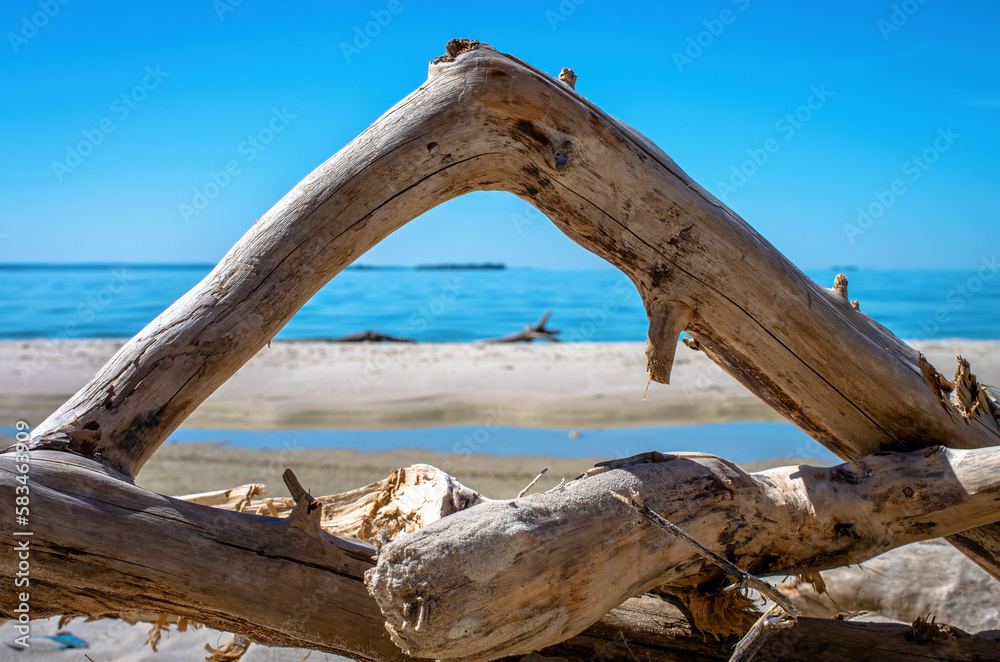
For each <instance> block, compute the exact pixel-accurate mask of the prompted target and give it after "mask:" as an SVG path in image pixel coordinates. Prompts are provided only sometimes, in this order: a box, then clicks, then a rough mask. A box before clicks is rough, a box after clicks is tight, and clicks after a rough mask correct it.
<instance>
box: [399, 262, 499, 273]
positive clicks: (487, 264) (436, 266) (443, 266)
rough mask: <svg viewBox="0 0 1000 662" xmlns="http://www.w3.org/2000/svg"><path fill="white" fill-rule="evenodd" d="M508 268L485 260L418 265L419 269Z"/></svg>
mask: <svg viewBox="0 0 1000 662" xmlns="http://www.w3.org/2000/svg"><path fill="white" fill-rule="evenodd" d="M506 268H507V265H506V264H501V263H490V262H484V263H482V264H420V265H417V267H416V269H417V270H418V271H425V270H429V269H490V270H494V271H496V270H503V269H506Z"/></svg>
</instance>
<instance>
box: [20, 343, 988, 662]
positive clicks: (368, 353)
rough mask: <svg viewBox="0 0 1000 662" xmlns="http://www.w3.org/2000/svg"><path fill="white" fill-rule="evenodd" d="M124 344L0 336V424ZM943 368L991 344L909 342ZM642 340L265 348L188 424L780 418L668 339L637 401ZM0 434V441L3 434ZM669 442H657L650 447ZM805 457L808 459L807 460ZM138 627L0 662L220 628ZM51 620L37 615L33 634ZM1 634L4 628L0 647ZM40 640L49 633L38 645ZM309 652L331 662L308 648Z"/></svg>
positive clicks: (233, 480)
mask: <svg viewBox="0 0 1000 662" xmlns="http://www.w3.org/2000/svg"><path fill="white" fill-rule="evenodd" d="M120 345H121V341H104V340H101V341H66V342H59V341H39V340H35V341H6V342H0V412H2V420H3V421H6V423H4V425H5V426H12V425H13V424H14V422H15V421H17V420H27V421H28V422H30V423H31V424H32V425H34V424H37V423H38V422H39V421H41V420H42V419H43V418H44V417H45V416H47V415H48V414H49V413H50V412H51V411H53V410H54V409H55V408H56V407H58V406H59V405H60V404H62V402H63V401H65V400H66V399H67V398H68V397H70V396H71V395H72V394H73V393H74V392H75V391H76V390H77V389H79V388H80V387H81V386H83V385H84V384H85V383H86V382H87V381H88V380H89V379H90V378H91V377H92V376H93V375H94V373H96V371H97V370H99V369H100V368H101V366H102V365H103V364H104V363H105V361H107V360H108V359H109V358H110V357H111V356H112V354H113V353H114V352H115V351H116V350H117V349H118V347H119V346H120ZM915 346H916V347H917V348H918V349H920V350H921V351H922V352H923V353H924V354H925V355H926V356H927V357H928V359H929V360H930V361H931V362H932V363H933V364H934V365H935V366H937V367H938V369H939V370H941V372H942V373H944V374H946V375H950V374H951V372H952V370H953V366H954V363H955V357H956V356H957V355H959V354H961V355H963V356H965V357H966V358H969V359H970V360H971V361H972V366H973V369H974V370H975V372H976V373H977V374H979V375H980V376H981V377H982V378H983V379H985V380H987V381H992V382H994V383H995V382H998V381H1000V342H993V341H966V340H962V341H958V340H955V341H938V342H926V343H915ZM645 375H646V373H645V358H644V345H643V344H641V343H608V344H596V343H581V344H549V345H541V344H536V345H470V344H426V345H409V344H406V345H397V344H337V343H330V342H320V341H295V342H275V343H273V345H272V346H271V347H270V348H265V349H264V350H262V351H261V352H260V353H259V354H258V355H257V356H256V357H255V358H254V359H253V360H252V361H250V363H249V364H247V365H246V366H245V367H244V368H243V369H242V370H240V372H238V373H237V374H236V375H235V376H234V377H233V378H232V379H230V380H229V382H227V383H226V384H225V385H224V386H223V387H222V388H221V389H219V391H217V392H216V393H215V394H214V395H213V396H212V397H211V398H209V399H208V401H206V402H205V403H204V404H203V405H202V406H201V407H200V408H199V409H198V410H197V411H196V412H195V413H194V414H193V415H192V416H191V417H190V418H189V419H188V425H190V426H192V427H202V428H238V429H277V428H325V427H332V428H335V427H341V428H400V429H402V428H413V427H421V426H428V425H431V426H442V425H475V424H481V423H482V422H483V421H484V420H487V419H489V418H490V417H491V416H493V417H495V416H496V414H497V412H503V423H504V424H505V425H519V426H537V427H554V428H574V427H626V426H635V425H644V426H648V425H672V424H674V425H676V424H684V423H708V422H722V421H766V420H780V419H779V417H777V416H776V415H775V414H774V413H773V412H772V411H771V410H770V409H768V408H767V407H766V406H765V405H763V404H762V403H760V402H759V401H758V400H757V399H756V398H754V397H753V396H751V395H750V394H749V393H748V392H747V391H746V390H745V389H744V388H743V387H742V386H741V385H740V384H738V383H737V382H735V381H734V380H733V379H732V378H730V377H729V376H728V375H725V374H724V373H722V372H721V370H719V369H718V368H717V367H716V366H715V365H714V364H713V363H711V362H710V361H709V360H708V359H707V358H706V357H705V356H704V354H701V353H699V352H693V351H691V350H689V349H687V348H686V347H679V348H678V354H677V363H676V366H675V369H674V373H673V378H672V382H673V383H672V384H671V385H670V386H663V385H659V384H652V385H650V388H649V391H648V394H647V396H646V399H645V400H643V389H644V388H645V387H646V376H645ZM12 441H13V439H12V438H10V436H6V437H5V436H4V435H0V444H2V445H7V444H8V443H10V442H12ZM662 450H669V449H662ZM599 459H606V458H574V459H567V458H555V457H545V456H532V457H523V456H503V457H500V456H493V455H485V454H476V453H438V452H431V451H426V450H419V449H407V450H397V451H387V452H372V451H366V450H365V449H316V448H287V449H284V450H253V449H246V448H236V447H226V446H225V445H222V444H219V443H194V442H191V443H167V444H164V445H163V446H162V447H161V448H160V449H159V450H158V451H157V453H156V455H154V457H153V458H152V460H150V462H149V463H148V464H147V465H146V466H145V467H144V469H143V470H142V472H141V473H140V474H139V476H138V477H137V481H136V482H137V483H138V484H139V485H141V486H143V487H146V488H148V489H150V490H153V491H156V492H159V493H162V494H171V495H183V494H190V493H196V492H203V491H210V490H216V489H222V488H228V487H234V486H237V485H242V484H246V483H251V482H252V483H263V484H265V485H267V486H268V494H270V495H272V496H285V488H284V485H283V484H282V481H281V473H282V472H283V471H284V469H285V468H287V467H291V468H293V469H294V470H295V472H296V474H297V475H298V477H299V478H300V480H301V482H302V483H303V485H304V486H305V487H306V488H307V489H309V490H310V491H311V492H312V493H313V494H316V495H320V494H334V493H337V492H343V491H347V490H349V489H353V488H356V487H360V486H362V485H365V484H368V483H371V482H374V481H376V480H379V479H381V478H384V477H386V476H387V475H389V474H390V473H391V472H392V471H393V470H394V469H396V468H397V467H400V466H406V465H409V464H414V463H420V462H422V463H428V464H433V465H435V466H437V467H440V468H442V469H444V470H445V471H447V472H448V473H451V474H452V475H454V476H456V477H457V478H459V480H461V481H462V482H463V483H464V484H466V485H468V486H469V487H471V488H473V489H476V490H478V491H480V492H482V493H483V494H485V495H487V496H490V497H494V498H503V497H512V496H514V495H516V494H517V492H518V491H519V490H520V489H521V488H523V487H524V486H525V485H527V484H528V483H529V482H530V481H531V479H532V478H534V477H535V475H536V474H537V473H538V472H539V471H540V470H541V469H542V468H547V469H548V473H547V474H546V475H545V476H544V477H543V478H542V480H541V481H539V483H538V485H537V487H536V488H535V489H537V490H544V489H547V488H548V487H551V486H553V485H555V484H556V483H557V482H558V481H559V480H560V479H561V478H567V479H569V478H573V477H575V476H576V475H578V474H579V473H580V472H581V471H582V470H584V469H586V468H588V467H590V466H592V465H593V464H594V462H596V461H598V460H599ZM803 460H807V458H803ZM779 463H780V464H795V463H798V460H797V459H794V458H782V459H781V460H773V461H766V462H758V463H753V464H750V465H744V466H745V468H747V469H749V470H759V469H763V468H766V467H768V466H775V465H776V464H779ZM148 630H149V626H148V625H145V624H137V625H131V626H130V625H127V624H125V623H122V622H120V621H114V620H103V621H97V622H84V621H74V622H72V623H70V624H69V625H68V626H67V627H66V628H64V631H68V632H71V633H73V634H74V635H75V636H77V637H80V638H81V639H83V640H84V641H86V642H87V643H88V645H89V647H88V648H87V649H78V650H74V649H67V650H62V651H55V650H51V649H50V650H47V651H46V650H42V647H41V646H40V647H39V648H36V649H35V650H33V651H31V652H24V651H15V650H13V649H11V648H9V647H6V646H5V647H3V648H0V662H2V661H5V660H18V659H24V658H28V657H35V658H37V659H45V660H57V659H59V660H61V659H65V660H80V659H84V658H83V656H82V654H83V653H86V654H87V655H88V656H89V657H90V659H92V660H94V662H98V661H103V660H109V661H110V660H129V661H140V660H154V661H155V660H160V661H164V660H166V661H168V662H169V661H171V660H178V661H179V660H198V659H204V655H205V654H206V653H205V649H204V646H205V644H206V643H210V644H211V645H213V646H218V645H219V644H220V643H223V642H226V641H228V640H229V639H230V638H231V635H228V634H225V633H219V632H216V631H213V630H207V629H199V630H189V631H187V632H184V633H177V632H171V633H169V635H167V634H165V635H164V639H163V641H162V642H161V645H160V652H159V653H157V654H154V653H153V652H152V651H151V650H150V648H149V646H145V647H142V644H143V642H144V641H145V640H146V635H147V632H148ZM56 631H57V621H56V620H53V619H49V620H46V621H42V622H39V623H37V624H36V629H35V634H37V635H38V636H39V637H41V636H42V635H46V634H55V632H56ZM8 639H10V638H9V637H5V640H8ZM39 642H40V644H49V645H50V646H51V645H52V644H51V640H44V639H39ZM307 653H308V651H304V650H283V649H270V648H266V647H260V646H253V647H252V648H251V650H250V652H249V653H248V654H247V655H246V656H245V657H244V658H243V659H244V660H246V661H247V662H254V661H259V662H262V661H265V660H274V661H278V660H280V661H282V662H286V661H287V662H295V661H298V660H302V659H304V658H305V657H306V654H307ZM308 659H310V660H334V659H338V660H339V659H343V658H338V657H336V656H332V655H331V656H327V655H324V654H322V653H312V655H311V656H310V657H309V658H308Z"/></svg>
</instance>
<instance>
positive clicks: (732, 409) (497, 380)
mask: <svg viewBox="0 0 1000 662" xmlns="http://www.w3.org/2000/svg"><path fill="white" fill-rule="evenodd" d="M122 342H124V341H113V340H84V341H51V340H27V341H4V342H0V420H6V421H16V420H27V421H29V422H32V423H37V422H39V421H41V420H42V419H43V418H44V417H45V416H47V415H48V414H49V413H50V412H52V411H53V410H54V409H55V408H56V407H58V406H59V405H60V404H62V403H63V402H64V401H65V400H66V399H67V398H69V397H70V396H71V395H72V394H73V393H75V392H76V391H77V390H78V389H79V388H80V387H82V386H83V385H84V384H86V383H87V381H88V380H89V379H90V378H91V377H92V376H93V375H94V374H95V373H96V372H97V370H99V369H100V368H101V366H103V365H104V363H105V362H106V361H107V360H108V359H109V358H110V357H111V356H112V355H113V354H114V352H115V351H116V350H117V349H118V348H119V347H120V346H121V344H122ZM914 346H915V347H917V348H918V349H919V350H920V351H922V352H923V353H924V354H925V355H926V356H927V358H928V360H929V361H930V362H931V363H932V364H934V365H935V366H936V367H937V368H938V370H939V371H940V372H941V373H942V374H944V375H946V376H950V375H951V374H952V372H953V371H954V367H955V357H956V356H957V355H959V354H961V355H963V356H965V357H966V358H968V359H970V361H972V368H973V370H974V371H975V372H976V373H977V374H979V375H980V376H981V377H983V378H984V379H985V380H986V381H991V380H992V381H993V382H997V381H1000V342H998V341H971V340H944V341H933V342H920V343H914ZM644 350H645V346H644V344H642V343H560V344H530V345H525V344H518V345H481V344H457V343H433V344H431V343H428V344H419V345H413V344H395V343H393V344H383V343H332V342H323V341H276V342H274V343H273V344H272V345H271V347H269V348H264V349H263V350H261V351H260V353H258V354H257V356H255V357H254V358H253V359H252V360H251V361H250V362H249V363H248V364H247V365H246V366H244V367H243V368H242V369H241V370H240V371H239V372H237V373H236V375H234V376H233V377H232V378H231V379H230V380H229V381H228V382H226V383H225V384H224V385H223V386H222V387H221V388H220V389H219V390H218V391H216V392H215V393H214V394H213V395H212V396H211V397H210V398H209V399H208V400H207V401H206V402H205V403H203V404H202V405H201V407H199V408H198V410H197V411H195V412H194V414H192V415H191V417H190V418H188V420H187V422H186V425H188V426H190V427H202V428H247V429H278V428H299V429H301V428H326V427H334V428H356V429H364V428H406V427H423V426H431V425H434V426H441V425H478V424H480V423H481V422H482V421H484V420H486V419H488V418H490V417H491V416H492V417H495V416H496V415H497V412H498V411H502V412H503V416H502V418H503V424H505V425H515V426H531V427H553V428H573V427H590V428H601V427H624V426H638V425H677V424H684V423H708V422H722V421H768V420H782V419H781V418H780V417H779V416H778V415H777V414H775V413H774V412H773V411H772V410H771V409H770V408H768V407H767V406H766V405H764V404H763V403H762V402H760V401H759V400H758V399H757V398H755V397H754V396H752V395H751V394H750V393H748V392H747V391H746V389H744V388H743V386H741V385H740V384H739V383H737V382H736V381H735V380H733V379H732V378H731V377H729V376H728V375H726V374H725V373H723V372H722V371H721V370H720V369H719V368H718V367H716V365H715V364H714V363H712V362H711V361H710V360H709V359H708V358H707V357H706V356H705V355H704V354H703V353H701V352H695V351H691V350H690V349H688V348H686V347H684V346H680V347H678V349H677V359H676V363H675V366H674V371H673V375H672V377H671V382H672V383H671V384H670V385H669V386H665V385H662V384H650V385H649V390H648V393H647V394H646V398H645V400H643V389H645V388H646V370H645V355H644ZM12 424H13V423H11V425H12Z"/></svg>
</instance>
